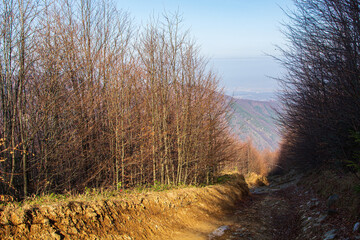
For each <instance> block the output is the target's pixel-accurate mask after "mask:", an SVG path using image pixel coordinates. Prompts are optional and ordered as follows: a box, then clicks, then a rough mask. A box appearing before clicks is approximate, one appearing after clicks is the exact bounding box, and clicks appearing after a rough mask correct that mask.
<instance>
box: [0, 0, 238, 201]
mask: <svg viewBox="0 0 360 240" xmlns="http://www.w3.org/2000/svg"><path fill="white" fill-rule="evenodd" d="M0 8H1V16H0V17H1V25H0V27H1V41H0V49H1V50H0V64H1V72H0V74H1V76H0V94H1V111H0V136H1V154H0V156H1V162H0V181H1V183H0V193H2V194H11V195H15V196H18V197H21V196H27V195H30V194H40V193H49V192H63V191H65V190H68V191H70V190H76V191H82V190H83V189H84V188H85V187H99V188H106V187H111V186H112V187H115V188H124V187H130V186H135V185H139V184H155V183H163V184H170V183H171V184H190V183H192V184H197V183H208V182H211V181H212V180H213V177H214V175H215V174H216V173H217V172H218V170H219V167H220V165H221V164H222V163H224V162H225V161H228V160H231V159H232V158H233V157H234V151H233V149H234V140H233V139H232V137H231V135H230V134H229V130H228V127H227V125H226V124H225V114H226V113H227V108H226V104H225V101H224V99H223V96H222V95H221V94H219V93H221V91H220V89H218V79H217V76H216V75H215V74H214V73H213V72H212V71H211V70H209V68H208V67H207V62H206V59H204V58H203V57H202V56H200V55H199V50H198V47H197V46H196V44H195V42H194V41H193V40H192V38H191V37H190V36H189V33H188V32H187V31H185V30H183V29H182V26H181V18H180V17H179V15H178V14H173V15H172V14H164V16H161V17H160V18H159V19H158V18H157V17H156V18H155V17H154V18H153V20H151V21H149V23H148V24H147V25H146V26H144V27H141V28H138V27H137V26H134V25H133V23H132V22H133V21H132V19H131V18H130V17H129V15H128V14H127V13H126V12H123V11H119V10H117V9H116V7H115V6H114V5H113V4H110V3H109V2H108V1H100V0H99V1H96V0H73V1H72V0H60V1H46V0H45V1H40V2H39V1H32V0H4V1H2V2H1V4H0Z"/></svg>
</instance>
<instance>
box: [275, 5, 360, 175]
mask: <svg viewBox="0 0 360 240" xmlns="http://www.w3.org/2000/svg"><path fill="white" fill-rule="evenodd" d="M294 3H295V6H296V10H294V11H293V12H289V18H290V21H289V23H288V24H286V25H285V29H284V34H285V36H286V39H287V42H288V46H286V47H284V48H283V56H284V57H283V58H282V59H281V62H282V64H283V65H284V67H285V68H286V69H287V72H288V74H287V75H286V76H285V77H284V78H282V79H281V83H282V84H283V91H282V93H281V98H282V102H283V104H284V107H285V111H284V113H283V114H282V119H281V122H282V125H283V129H284V131H283V133H284V140H283V145H282V150H281V154H280V155H281V158H282V159H283V162H284V163H285V162H287V163H288V164H291V163H296V164H298V165H301V166H303V167H306V168H311V167H313V166H314V165H321V164H329V163H330V164H333V165H334V166H337V167H339V168H340V167H349V166H350V167H351V169H352V170H353V171H355V172H357V173H359V171H360V160H359V159H360V155H359V153H360V134H359V132H360V81H359V79H360V58H359V56H360V17H359V16H360V2H359V1H357V0H344V1H335V0H332V1H326V0H311V1H300V0H295V1H294ZM359 179H360V178H359Z"/></svg>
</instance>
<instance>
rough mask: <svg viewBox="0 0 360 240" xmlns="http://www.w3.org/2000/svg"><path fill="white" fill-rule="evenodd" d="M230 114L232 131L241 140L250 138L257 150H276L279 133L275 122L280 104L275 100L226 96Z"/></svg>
mask: <svg viewBox="0 0 360 240" xmlns="http://www.w3.org/2000/svg"><path fill="white" fill-rule="evenodd" d="M228 99H229V101H231V104H230V107H231V110H232V115H231V117H230V119H229V122H230V125H231V128H232V131H233V133H234V134H235V135H236V136H238V137H239V139H240V140H242V141H247V140H248V139H252V143H253V144H254V146H255V147H256V148H258V149H259V150H264V149H269V150H276V149H277V148H278V144H279V141H280V134H279V130H278V127H277V124H276V118H277V111H278V110H280V105H279V103H278V102H276V101H256V100H247V99H238V98H233V97H228Z"/></svg>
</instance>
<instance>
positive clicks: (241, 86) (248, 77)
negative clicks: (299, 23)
mask: <svg viewBox="0 0 360 240" xmlns="http://www.w3.org/2000/svg"><path fill="white" fill-rule="evenodd" d="M116 2H117V4H118V7H119V8H121V9H123V10H125V11H128V12H129V13H130V15H131V16H132V17H133V18H134V20H135V23H136V24H137V25H145V24H146V22H147V21H148V19H149V17H150V16H151V15H154V16H157V15H161V14H162V13H163V12H164V11H167V12H170V13H173V12H175V11H179V13H180V14H181V15H182V17H183V28H184V29H189V30H190V34H191V35H192V36H193V38H194V39H195V40H196V43H197V44H198V45H199V46H200V48H201V53H202V55H204V56H205V57H207V58H209V59H210V65H211V66H212V69H214V71H215V72H217V73H218V75H219V76H220V78H221V81H220V86H221V87H223V88H224V89H225V91H226V93H228V94H234V92H236V91H250V92H274V91H276V90H278V85H277V82H276V81H275V80H274V79H272V78H271V77H279V76H281V73H282V69H281V67H280V65H279V64H278V63H277V62H276V61H274V60H273V58H272V57H270V56H269V55H275V56H278V55H279V54H280V53H279V50H277V48H276V45H279V46H282V45H283V44H284V42H285V41H284V39H283V36H282V34H281V32H280V29H281V23H282V22H284V21H286V16H285V14H284V13H283V10H282V9H281V8H283V9H289V8H291V6H292V0H117V1H116ZM269 76H271V77H269Z"/></svg>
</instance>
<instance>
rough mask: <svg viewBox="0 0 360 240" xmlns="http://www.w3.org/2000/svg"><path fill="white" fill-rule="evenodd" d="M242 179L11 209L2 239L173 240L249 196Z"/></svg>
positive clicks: (1, 220) (4, 217)
mask: <svg viewBox="0 0 360 240" xmlns="http://www.w3.org/2000/svg"><path fill="white" fill-rule="evenodd" d="M248 191H249V190H248V187H247V185H246V183H245V181H244V179H243V177H241V176H240V175H239V176H237V178H236V180H233V181H231V182H229V183H226V184H223V185H214V186H208V187H204V188H184V189H178V190H171V191H166V192H156V193H146V194H137V195H135V194H130V195H129V194H127V195H126V196H123V197H121V196H119V197H118V198H117V199H116V198H111V199H104V200H97V201H70V202H64V203H56V204H52V205H42V206H29V207H27V208H20V207H7V208H5V209H4V210H2V212H1V213H0V214H1V215H0V236H1V239H75V238H76V239H159V238H162V239H171V238H172V235H173V234H175V235H176V233H179V232H181V231H183V230H185V229H187V228H192V229H193V228H194V226H195V225H196V224H198V223H199V222H205V221H206V222H209V221H210V222H211V220H212V219H213V220H215V219H218V218H220V217H221V216H223V215H224V214H225V213H226V212H227V210H228V209H232V208H233V207H234V206H235V205H236V203H238V202H239V200H241V199H242V198H243V196H245V195H247V194H248ZM120 198H121V199H120Z"/></svg>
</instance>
